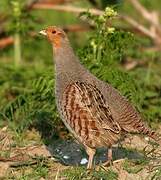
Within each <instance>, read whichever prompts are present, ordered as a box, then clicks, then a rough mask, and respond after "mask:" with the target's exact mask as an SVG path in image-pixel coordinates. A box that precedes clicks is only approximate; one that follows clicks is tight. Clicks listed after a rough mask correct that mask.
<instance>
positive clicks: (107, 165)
mask: <svg viewBox="0 0 161 180" xmlns="http://www.w3.org/2000/svg"><path fill="white" fill-rule="evenodd" d="M102 165H103V166H104V167H109V166H112V165H113V161H112V160H107V161H106V162H104V163H103V164H102Z"/></svg>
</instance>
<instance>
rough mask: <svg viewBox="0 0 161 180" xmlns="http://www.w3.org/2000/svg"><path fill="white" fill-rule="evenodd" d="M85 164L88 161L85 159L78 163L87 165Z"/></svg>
mask: <svg viewBox="0 0 161 180" xmlns="http://www.w3.org/2000/svg"><path fill="white" fill-rule="evenodd" d="M87 162H88V160H87V159H86V158H83V159H82V160H81V162H80V164H82V165H83V164H87Z"/></svg>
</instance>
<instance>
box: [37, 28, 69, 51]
mask: <svg viewBox="0 0 161 180" xmlns="http://www.w3.org/2000/svg"><path fill="white" fill-rule="evenodd" d="M39 33H40V34H42V35H44V36H46V37H47V39H48V40H49V41H50V42H51V43H52V45H54V47H55V48H56V49H57V48H60V47H61V46H62V44H63V42H65V41H67V40H68V39H67V36H66V34H65V32H64V31H63V30H62V29H61V28H58V27H56V26H50V27H47V28H46V29H43V30H41V31H40V32H39Z"/></svg>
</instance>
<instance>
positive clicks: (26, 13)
mask: <svg viewBox="0 0 161 180" xmlns="http://www.w3.org/2000/svg"><path fill="white" fill-rule="evenodd" d="M138 3H139V6H138ZM106 7H112V8H113V9H114V10H115V11H113V10H112V9H109V8H106ZM90 8H92V9H94V10H95V11H93V12H94V13H93V12H92V13H90V12H89V10H88V9H90ZM160 9H161V2H160V1H157V0H153V1H147V0H140V1H136V0H125V1H123V0H115V1H111V0H100V1H99V0H83V1H82V0H74V1H72V0H39V1H38V0H25V1H21V0H1V1H0V24H1V26H0V125H1V126H3V125H8V126H10V127H11V128H13V129H14V130H16V131H17V132H19V133H21V132H23V131H25V130H26V129H28V128H32V127H35V128H36V129H38V130H39V131H40V132H41V133H42V136H43V135H44V133H47V134H45V135H48V137H53V136H57V135H58V131H59V130H60V127H62V126H63V125H62V122H61V121H60V119H59V115H58V113H57V110H56V106H55V96H54V75H53V73H54V72H53V60H52V59H53V55H52V49H51V46H50V44H49V43H48V42H47V41H46V40H44V39H43V38H42V37H41V36H40V35H39V34H38V32H39V31H40V30H41V29H43V28H44V27H47V26H49V25H57V26H60V27H62V28H64V30H65V31H66V32H67V33H68V36H69V38H70V41H71V43H72V46H73V47H74V50H75V52H76V54H77V55H78V56H79V58H80V60H81V62H82V63H83V64H84V65H85V66H86V67H87V68H88V69H90V71H91V72H92V73H93V74H95V75H96V76H97V77H99V78H100V79H102V80H104V81H106V82H109V83H110V84H112V85H113V86H114V87H116V88H118V89H119V90H120V91H121V93H122V94H123V95H125V96H126V97H127V98H128V99H129V101H131V102H132V103H133V104H134V105H135V107H136V108H137V109H138V110H139V111H140V112H141V114H142V116H143V118H144V119H145V121H147V122H148V123H149V124H150V125H154V127H155V125H157V123H160V122H161V121H160V119H161V108H160V107H161V51H160V47H161V46H160V45H161V33H160V32H161V27H160V24H159V23H160V16H159V10H160ZM104 10H105V11H104ZM103 11H104V12H103ZM80 12H81V14H80ZM116 12H117V13H116ZM102 13H103V14H102ZM98 15H99V16H98ZM149 17H154V18H150V19H148V18H149ZM158 22H159V23H158ZM44 129H46V131H45V132H44Z"/></svg>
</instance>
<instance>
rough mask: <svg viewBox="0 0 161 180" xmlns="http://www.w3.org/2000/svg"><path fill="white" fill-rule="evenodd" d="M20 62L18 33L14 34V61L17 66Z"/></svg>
mask: <svg viewBox="0 0 161 180" xmlns="http://www.w3.org/2000/svg"><path fill="white" fill-rule="evenodd" d="M20 62H21V38H20V34H19V33H15V35H14V63H15V66H16V67H18V66H19V65H20Z"/></svg>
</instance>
